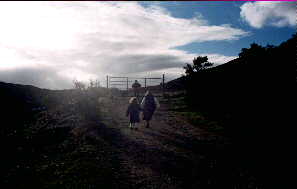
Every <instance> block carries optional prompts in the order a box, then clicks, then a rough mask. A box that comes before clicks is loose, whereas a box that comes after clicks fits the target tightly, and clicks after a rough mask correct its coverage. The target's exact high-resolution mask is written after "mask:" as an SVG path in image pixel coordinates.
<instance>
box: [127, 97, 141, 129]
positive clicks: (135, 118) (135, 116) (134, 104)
mask: <svg viewBox="0 0 297 189" xmlns="http://www.w3.org/2000/svg"><path fill="white" fill-rule="evenodd" d="M140 111H141V108H140V105H139V104H138V101H137V98H136V97H132V98H131V99H130V100H129V106H128V109H127V112H126V116H130V124H129V128H130V129H135V130H137V129H138V128H137V125H136V124H137V123H139V122H140V119H139V114H140Z"/></svg>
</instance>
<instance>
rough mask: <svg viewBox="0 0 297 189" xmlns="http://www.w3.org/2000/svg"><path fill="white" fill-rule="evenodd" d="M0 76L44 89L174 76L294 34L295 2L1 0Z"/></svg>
mask: <svg viewBox="0 0 297 189" xmlns="http://www.w3.org/2000/svg"><path fill="white" fill-rule="evenodd" d="M0 28H1V29H0V81H4V82H10V83H19V84H28V85H34V86H37V87H40V88H48V89H68V88H73V80H74V79H76V80H78V81H82V82H85V83H88V82H89V80H90V79H92V80H96V79H97V80H99V81H100V83H101V85H103V86H105V85H106V84H105V78H106V76H107V75H109V76H128V77H160V76H161V75H162V74H165V79H166V81H169V80H172V79H175V78H178V77H180V76H181V75H182V74H183V73H184V70H183V66H184V65H185V64H186V63H191V62H192V60H193V58H194V57H197V56H208V58H209V61H210V62H213V63H214V64H215V65H219V64H223V63H226V62H228V61H230V60H232V59H234V58H237V57H238V54H239V53H240V51H241V49H242V48H248V47H249V46H250V44H251V43H257V44H260V45H263V46H266V45H268V44H269V45H279V44H280V43H281V42H284V41H286V40H287V39H289V38H290V37H291V36H292V35H293V34H294V33H296V2H269V1H256V2H247V1H242V2H237V1H236V2H235V1H230V2H224V1H219V2H218V1H213V2H211V1H207V2H206V1H205V2H197V1H196V2H193V1H191V2H173V1H171V2H164V1H162V2H156V1H154V2H147V1H146V2H144V1H142V2H136V1H135V2H98V1H97V2H96V1H89V2H85V1H73V2H67V1H64V2H58V1H55V2H8V1H7V2H4V1H1V2H0Z"/></svg>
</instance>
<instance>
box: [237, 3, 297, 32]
mask: <svg viewBox="0 0 297 189" xmlns="http://www.w3.org/2000/svg"><path fill="white" fill-rule="evenodd" d="M240 9H241V12H240V16H241V18H242V19H243V20H245V21H246V22H247V23H248V24H249V25H251V26H252V27H254V28H262V27H263V26H269V25H270V26H276V27H284V26H296V2H247V3H244V4H243V5H242V6H241V7H240Z"/></svg>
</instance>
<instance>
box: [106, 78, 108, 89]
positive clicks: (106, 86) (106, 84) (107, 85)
mask: <svg viewBox="0 0 297 189" xmlns="http://www.w3.org/2000/svg"><path fill="white" fill-rule="evenodd" d="M106 88H108V75H107V76H106Z"/></svg>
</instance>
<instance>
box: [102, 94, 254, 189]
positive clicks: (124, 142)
mask: <svg viewBox="0 0 297 189" xmlns="http://www.w3.org/2000/svg"><path fill="white" fill-rule="evenodd" d="M159 100H160V104H161V107H160V109H158V110H157V111H156V112H155V114H154V116H153V120H152V122H151V127H150V128H145V126H144V122H143V121H142V122H141V123H140V124H139V125H138V130H131V129H129V128H128V124H129V122H128V118H127V117H126V116H125V111H126V109H127V106H128V103H127V102H128V98H127V97H117V98H114V99H113V100H112V101H110V102H109V103H108V104H105V105H104V106H105V110H106V111H105V112H102V114H103V115H104V116H102V117H104V120H103V122H104V124H105V125H106V126H105V127H106V128H104V129H102V130H101V131H99V132H101V133H100V135H101V136H104V137H105V139H106V140H109V142H110V143H111V144H112V145H114V146H115V147H116V148H117V149H118V150H119V156H120V157H119V158H120V161H121V170H120V172H121V174H122V175H124V177H125V178H126V179H125V181H123V185H122V186H123V187H124V186H128V187H129V188H221V187H226V188H245V187H246V186H250V187H251V188H253V186H254V184H255V183H254V180H253V178H252V177H251V176H250V175H249V173H247V172H246V171H245V170H244V169H242V168H241V167H240V161H239V160H238V159H237V158H236V156H234V152H233V151H232V149H231V148H230V147H229V146H230V145H229V142H228V140H227V139H225V138H224V137H221V136H218V135H216V134H213V133H209V132H206V131H204V130H203V129H201V128H199V126H193V125H191V124H190V123H188V122H187V121H186V120H185V119H184V118H183V117H181V116H179V115H177V114H176V113H175V112H172V111H170V108H169V106H170V105H169V104H168V103H164V101H163V99H162V98H160V99H159Z"/></svg>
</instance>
